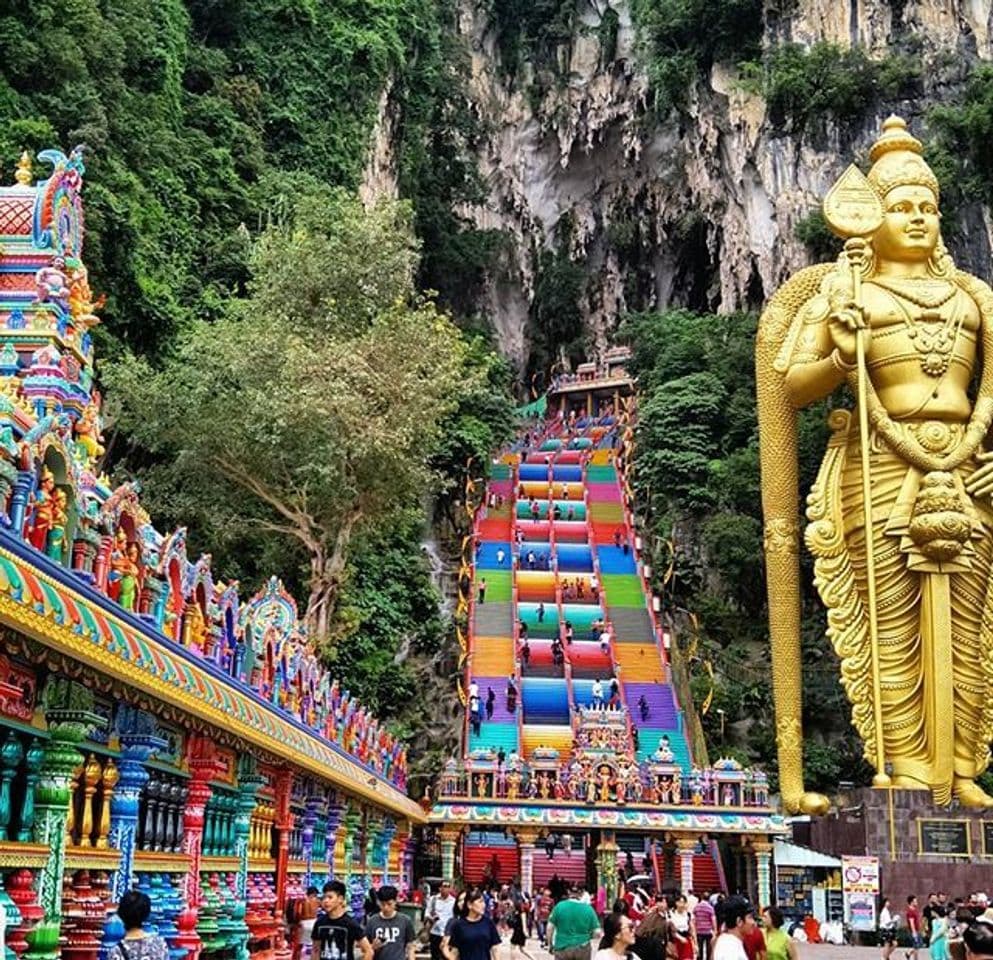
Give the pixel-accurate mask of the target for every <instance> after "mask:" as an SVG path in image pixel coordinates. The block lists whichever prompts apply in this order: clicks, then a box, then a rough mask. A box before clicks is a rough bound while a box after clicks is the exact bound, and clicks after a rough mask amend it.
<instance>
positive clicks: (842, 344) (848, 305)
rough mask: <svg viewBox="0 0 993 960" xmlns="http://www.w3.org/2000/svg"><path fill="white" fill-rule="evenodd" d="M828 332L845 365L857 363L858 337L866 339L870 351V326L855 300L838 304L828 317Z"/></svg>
mask: <svg viewBox="0 0 993 960" xmlns="http://www.w3.org/2000/svg"><path fill="white" fill-rule="evenodd" d="M828 330H829V331H830V333H831V342H832V343H833V344H834V346H835V348H836V349H837V351H838V353H839V354H840V355H841V359H842V360H843V361H844V362H845V363H849V364H853V363H855V354H856V349H857V345H858V337H859V336H862V337H863V338H864V341H863V342H864V343H865V346H866V349H868V346H869V344H868V338H869V325H868V324H867V323H866V322H865V315H864V314H863V313H862V308H861V307H859V305H858V304H857V303H855V301H854V300H846V301H843V302H841V303H838V304H836V305H835V306H834V309H832V310H831V313H830V315H829V316H828Z"/></svg>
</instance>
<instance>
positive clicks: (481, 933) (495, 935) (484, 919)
mask: <svg viewBox="0 0 993 960" xmlns="http://www.w3.org/2000/svg"><path fill="white" fill-rule="evenodd" d="M499 946H500V934H499V932H498V931H497V928H496V924H494V923H493V921H492V920H491V919H490V918H489V917H488V916H486V904H485V902H484V900H483V894H482V892H481V891H480V890H477V889H473V890H470V891H468V892H467V893H466V895H465V916H463V917H461V918H460V919H458V920H456V921H455V922H454V923H453V924H452V926H451V929H450V930H449V934H448V936H447V937H446V938H445V958H446V960H497V948H498V947H499Z"/></svg>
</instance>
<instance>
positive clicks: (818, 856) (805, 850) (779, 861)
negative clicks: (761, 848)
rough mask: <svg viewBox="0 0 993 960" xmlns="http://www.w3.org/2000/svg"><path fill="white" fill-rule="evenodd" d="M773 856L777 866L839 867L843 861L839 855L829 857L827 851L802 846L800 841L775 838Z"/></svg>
mask: <svg viewBox="0 0 993 960" xmlns="http://www.w3.org/2000/svg"><path fill="white" fill-rule="evenodd" d="M772 857H773V859H774V860H775V861H776V866H777V867H828V868H837V867H840V866H841V861H840V860H839V859H838V858H837V857H829V856H828V855H827V854H826V853H818V852H817V851H816V850H811V849H810V847H801V846H800V845H799V844H798V843H790V842H789V841H787V840H779V839H775V840H773V841H772Z"/></svg>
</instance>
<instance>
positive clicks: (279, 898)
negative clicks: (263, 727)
mask: <svg viewBox="0 0 993 960" xmlns="http://www.w3.org/2000/svg"><path fill="white" fill-rule="evenodd" d="M273 787H274V790H275V795H276V796H275V799H276V804H275V806H276V823H275V826H276V836H277V838H278V846H277V848H276V916H277V917H280V916H282V915H283V910H284V908H285V907H286V875H287V871H288V869H289V863H290V832H291V831H292V830H293V813H292V812H291V811H290V791H291V789H292V787H293V771H292V770H289V769H281V770H279V771H278V772H277V773H276V778H275V782H274V783H273Z"/></svg>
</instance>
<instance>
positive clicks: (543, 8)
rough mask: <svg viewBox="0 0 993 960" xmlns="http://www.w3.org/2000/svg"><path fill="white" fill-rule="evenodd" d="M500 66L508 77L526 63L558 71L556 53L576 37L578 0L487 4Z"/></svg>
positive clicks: (492, 1) (491, 1)
mask: <svg viewBox="0 0 993 960" xmlns="http://www.w3.org/2000/svg"><path fill="white" fill-rule="evenodd" d="M488 4H489V12H490V18H491V20H492V22H493V23H494V26H495V28H496V41H497V49H498V50H499V52H500V63H501V65H502V66H503V69H504V73H505V74H506V76H508V77H514V76H516V75H517V73H518V72H519V70H520V69H521V67H522V65H523V64H524V63H528V64H530V65H531V66H532V67H534V69H535V70H542V69H548V68H554V67H555V58H556V51H557V49H558V47H559V46H560V45H561V44H568V43H569V42H570V41H571V40H572V37H573V33H574V31H575V23H576V12H577V7H578V4H577V0H488Z"/></svg>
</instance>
